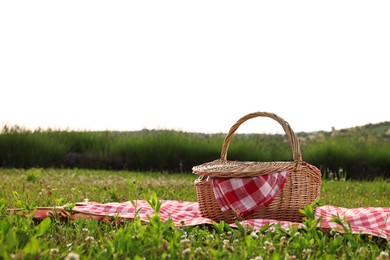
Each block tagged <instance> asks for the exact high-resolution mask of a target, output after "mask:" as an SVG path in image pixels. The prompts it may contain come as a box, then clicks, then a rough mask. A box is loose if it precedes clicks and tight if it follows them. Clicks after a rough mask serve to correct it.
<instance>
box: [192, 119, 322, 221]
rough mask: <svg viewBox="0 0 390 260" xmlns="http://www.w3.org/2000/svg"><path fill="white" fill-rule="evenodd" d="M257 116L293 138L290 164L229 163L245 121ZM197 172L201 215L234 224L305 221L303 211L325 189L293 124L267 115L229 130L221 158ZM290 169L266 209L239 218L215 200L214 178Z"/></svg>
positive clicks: (202, 166) (196, 169) (239, 122)
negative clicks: (306, 157) (259, 220)
mask: <svg viewBox="0 0 390 260" xmlns="http://www.w3.org/2000/svg"><path fill="white" fill-rule="evenodd" d="M255 117H269V118H271V119H274V120H276V121H277V122H278V123H279V124H280V125H281V126H282V127H283V129H284V131H285V133H286V135H287V136H288V138H289V141H290V146H291V148H292V152H293V161H290V162H282V161H275V162H247V161H229V160H227V159H226V157H227V150H228V148H229V144H230V141H231V139H232V137H233V135H234V133H235V131H236V130H237V129H238V127H239V126H240V125H241V124H242V123H244V122H245V121H247V120H249V119H251V118H255ZM192 170H193V173H194V174H197V175H200V176H199V178H198V179H197V180H196V181H195V186H196V193H197V198H198V204H199V208H200V212H201V215H202V216H203V217H207V218H210V219H213V220H214V221H222V220H223V221H225V222H228V223H232V222H234V221H236V220H245V219H257V218H262V219H275V220H286V221H294V222H302V218H303V215H302V214H301V213H300V209H302V208H303V206H304V205H309V204H310V203H311V202H313V201H314V200H315V199H317V198H319V195H320V189H321V172H320V170H319V169H318V168H317V167H315V166H313V165H310V164H308V163H307V162H305V161H303V160H302V155H301V151H300V147H299V143H298V139H297V137H296V135H295V133H294V132H293V130H292V129H291V127H290V125H289V124H288V123H287V122H286V121H285V120H283V119H282V118H281V117H279V116H277V115H275V114H273V113H267V112H255V113H250V114H248V115H246V116H244V117H242V118H240V119H239V120H238V121H237V122H236V123H235V124H234V125H233V126H232V127H231V128H230V130H229V132H228V133H227V135H226V137H225V140H224V142H223V146H222V150H221V158H220V159H218V160H215V161H212V162H207V163H204V164H201V165H198V166H194V167H193V168H192ZM282 170H289V176H288V178H287V180H286V182H285V184H284V187H283V189H282V190H281V191H280V194H279V195H278V196H277V197H276V198H274V199H273V201H272V202H271V203H270V204H269V205H268V206H265V207H263V208H260V209H257V210H256V211H254V212H253V213H251V214H250V215H247V216H245V217H243V218H242V217H239V216H238V215H237V214H236V213H235V212H234V211H233V210H231V209H229V210H226V211H222V210H221V209H220V208H219V206H218V203H217V200H216V198H215V195H214V192H213V189H212V186H211V183H210V178H244V177H253V176H260V175H265V174H271V173H274V172H277V171H282Z"/></svg>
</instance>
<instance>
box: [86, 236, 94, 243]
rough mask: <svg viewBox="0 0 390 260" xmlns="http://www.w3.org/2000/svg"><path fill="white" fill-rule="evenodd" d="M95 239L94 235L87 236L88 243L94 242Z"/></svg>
mask: <svg viewBox="0 0 390 260" xmlns="http://www.w3.org/2000/svg"><path fill="white" fill-rule="evenodd" d="M94 240H95V238H94V237H92V236H87V237H86V238H85V241H86V242H87V243H92V242H93V241H94Z"/></svg>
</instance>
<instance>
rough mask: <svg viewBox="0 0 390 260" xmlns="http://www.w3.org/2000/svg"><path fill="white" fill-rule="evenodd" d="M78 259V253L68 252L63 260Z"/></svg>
mask: <svg viewBox="0 0 390 260" xmlns="http://www.w3.org/2000/svg"><path fill="white" fill-rule="evenodd" d="M79 259H80V255H79V254H76V253H73V252H70V253H69V254H68V255H67V256H66V257H65V260H79Z"/></svg>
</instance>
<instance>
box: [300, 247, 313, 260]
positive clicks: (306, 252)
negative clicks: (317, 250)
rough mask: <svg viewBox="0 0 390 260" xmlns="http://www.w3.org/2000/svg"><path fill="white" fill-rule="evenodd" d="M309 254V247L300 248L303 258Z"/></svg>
mask: <svg viewBox="0 0 390 260" xmlns="http://www.w3.org/2000/svg"><path fill="white" fill-rule="evenodd" d="M310 254H311V249H310V248H307V249H303V250H302V255H303V257H304V258H310Z"/></svg>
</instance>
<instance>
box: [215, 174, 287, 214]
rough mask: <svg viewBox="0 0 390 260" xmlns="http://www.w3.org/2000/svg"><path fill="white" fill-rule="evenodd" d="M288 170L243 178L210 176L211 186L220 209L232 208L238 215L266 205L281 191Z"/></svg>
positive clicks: (249, 212)
mask: <svg viewBox="0 0 390 260" xmlns="http://www.w3.org/2000/svg"><path fill="white" fill-rule="evenodd" d="M288 175H289V171H288V170H286V171H279V172H275V173H272V174H267V175H262V176H256V177H245V178H212V179H211V186H212V188H213V191H214V195H215V198H216V200H217V202H218V205H219V207H220V208H221V210H222V211H226V210H229V209H232V210H233V211H234V212H235V213H236V214H237V215H238V216H239V217H244V216H247V215H249V214H251V213H253V212H254V211H256V210H257V209H260V208H262V207H266V206H268V205H269V204H270V203H271V202H272V201H273V199H274V198H276V197H277V196H278V195H279V194H280V192H281V191H282V189H283V187H284V184H285V183H286V180H287V178H288Z"/></svg>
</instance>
